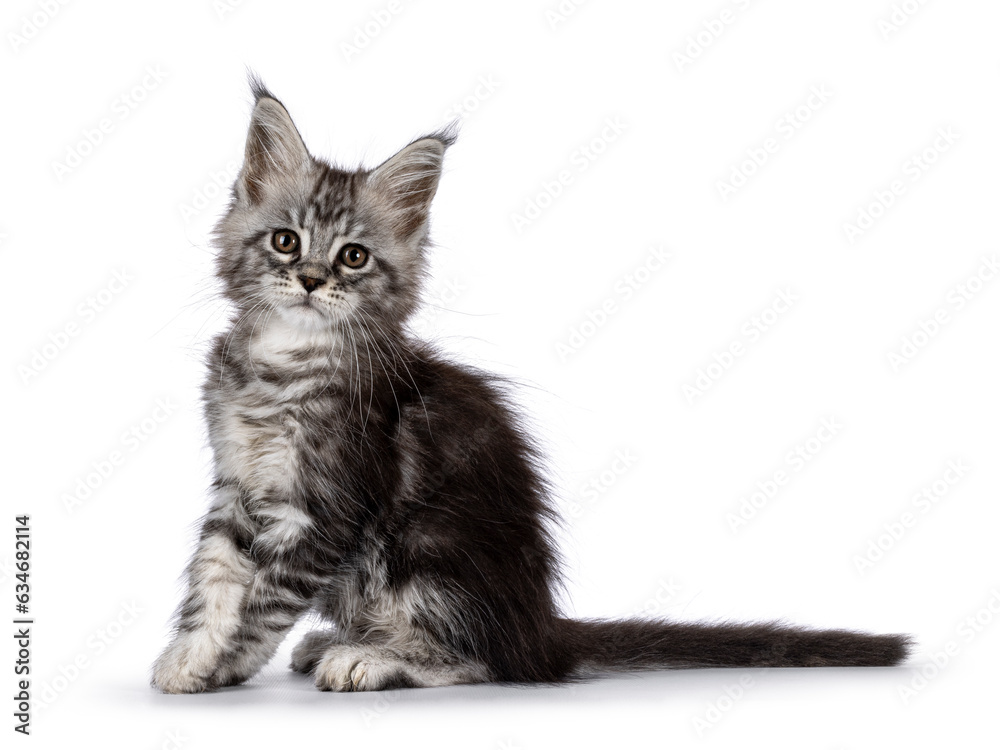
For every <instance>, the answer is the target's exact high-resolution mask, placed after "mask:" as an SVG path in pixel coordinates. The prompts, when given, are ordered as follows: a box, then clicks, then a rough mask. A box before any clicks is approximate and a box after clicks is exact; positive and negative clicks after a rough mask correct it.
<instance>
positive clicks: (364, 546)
mask: <svg viewBox="0 0 1000 750" xmlns="http://www.w3.org/2000/svg"><path fill="white" fill-rule="evenodd" d="M252 89H253V92H254V95H255V97H256V99H257V106H256V108H255V112H254V120H253V122H252V123H251V129H250V135H249V137H248V143H247V157H246V161H245V164H244V169H243V172H242V173H241V175H240V177H239V179H238V180H237V183H236V186H235V188H234V197H233V202H232V204H231V206H230V209H229V212H228V213H227V215H226V216H225V217H224V218H223V219H222V221H221V222H220V224H219V228H218V234H217V242H218V245H219V248H220V253H219V257H218V274H219V277H220V279H221V280H222V282H223V288H224V291H225V293H226V295H227V296H228V297H229V299H230V300H231V301H232V302H233V303H234V305H235V310H236V315H235V317H234V322H233V325H232V328H231V330H230V331H229V332H228V333H227V334H226V336H224V337H222V338H220V339H219V340H218V341H217V342H216V345H215V347H214V349H213V351H212V355H211V358H210V363H209V364H210V369H209V377H208V380H207V382H206V386H205V401H206V414H207V419H208V423H209V430H210V435H211V438H212V446H213V449H214V451H215V454H216V461H217V476H216V482H215V487H214V491H215V502H214V504H213V508H212V510H211V511H210V512H209V514H208V516H207V517H206V519H205V522H204V524H203V527H202V532H201V547H200V549H199V552H198V553H197V554H196V555H195V558H194V559H193V560H192V563H191V567H190V568H189V579H190V590H189V593H188V595H187V597H186V599H185V601H184V603H183V605H182V606H181V609H180V611H179V613H178V624H177V634H176V636H175V639H174V642H173V643H172V644H171V646H170V647H169V648H168V649H167V651H165V652H164V654H163V656H161V658H160V660H159V661H158V662H157V664H156V665H155V667H154V675H153V682H154V684H155V685H157V686H158V687H159V688H160V689H163V690H165V691H168V692H193V691H197V690H205V689H212V688H216V687H221V686H225V685H232V684H237V683H239V682H242V681H244V680H246V679H247V678H249V677H250V676H252V675H253V674H254V673H255V672H256V671H257V670H258V669H259V668H260V667H261V666H262V665H263V664H264V663H265V662H266V661H267V660H268V659H269V658H270V657H271V656H272V655H273V653H274V650H275V649H276V648H277V646H278V644H279V643H280V641H281V639H282V638H283V637H284V635H285V634H286V633H287V631H288V630H289V629H290V628H291V627H292V625H293V624H294V623H295V622H296V620H297V619H298V618H299V617H301V616H302V615H303V614H304V613H305V612H307V611H309V610H315V611H318V612H319V613H320V614H321V615H322V616H323V617H324V618H325V619H326V620H328V621H329V622H330V623H331V624H332V625H333V626H334V627H333V629H332V630H330V631H327V632H318V633H313V634H310V637H309V638H307V639H306V641H304V642H303V643H302V644H301V645H300V646H299V647H298V648H297V649H296V654H295V657H294V660H293V667H294V668H296V669H298V670H300V671H305V672H313V673H315V674H316V679H317V684H318V685H319V686H320V687H321V688H324V689H337V690H342V689H365V690H373V689H385V688H389V687H403V686H419V685H430V684H453V683H459V682H480V681H496V682H559V681H564V680H568V679H575V678H579V677H581V676H586V675H589V674H596V673H600V672H607V671H623V670H642V669H661V668H669V667H753V666H770V667H773V666H779V667H783V666H796V667H804V666H887V665H893V664H897V663H899V662H900V661H901V660H903V659H904V658H905V656H906V651H907V645H908V640H907V639H906V638H905V637H903V636H894V635H888V636H883V635H869V634H865V633H855V632H849V631H814V630H807V629H801V628H793V627H788V626H784V625H779V624H720V625H701V624H678V623H672V622H665V621H659V620H618V621H576V620H570V619H566V618H564V617H563V616H562V615H561V614H560V612H559V611H558V608H557V606H556V604H555V602H554V599H553V591H554V590H555V587H556V586H557V584H558V564H557V554H556V551H555V549H554V547H553V542H552V539H551V537H550V535H549V533H548V531H547V528H548V523H549V521H551V520H552V511H551V508H550V505H549V500H548V497H549V492H548V488H547V487H546V485H545V481H544V479H543V478H542V473H541V471H540V468H539V456H538V454H537V452H536V450H535V447H534V446H533V444H532V443H531V441H530V440H529V439H528V438H527V437H526V436H525V431H524V429H522V426H521V425H520V423H519V421H518V418H517V416H516V411H515V410H514V409H513V408H512V407H511V406H510V405H509V403H508V401H507V397H506V395H505V389H504V388H503V386H502V384H500V383H498V382H497V381H496V380H495V379H494V378H492V377H490V376H489V375H486V374H484V373H481V372H478V371H474V370H472V369H470V368H468V367H464V366H459V365H456V364H454V363H451V362H449V361H448V360H447V359H445V358H443V357H442V356H441V355H439V354H438V353H437V352H435V351H434V350H433V349H431V348H429V347H428V346H426V345H424V344H422V343H420V342H418V341H416V340H414V339H413V337H412V336H411V335H409V333H408V332H407V329H406V320H407V318H408V316H409V315H410V314H411V313H412V311H413V309H414V307H415V305H416V303H417V300H418V295H419V288H420V280H421V277H422V275H423V269H424V262H423V256H424V249H425V245H426V241H427V223H428V221H427V220H428V217H427V212H428V208H429V205H430V200H431V198H432V197H433V194H434V191H435V190H436V187H437V181H438V177H439V175H440V163H441V157H443V153H444V150H445V148H446V147H447V146H449V145H450V144H451V143H452V141H453V139H454V134H453V133H449V132H444V133H438V134H434V135H431V136H428V137H427V138H424V139H420V140H419V141H416V142H414V144H411V146H410V147H408V149H409V150H404V151H403V152H401V153H400V155H397V156H396V157H394V158H393V159H392V160H389V161H388V162H386V163H385V164H383V165H382V166H380V167H378V168H376V169H375V170H371V171H345V170H341V169H338V168H335V167H333V166H331V165H328V164H326V163H324V162H322V161H320V160H318V159H315V158H314V157H312V156H310V155H308V154H307V152H305V147H304V146H302V145H301V141H300V139H299V137H298V133H297V131H295V128H294V125H292V124H291V120H290V119H287V113H286V112H285V110H284V108H283V107H282V106H281V105H280V103H278V102H277V100H276V99H274V97H273V96H272V95H271V94H270V93H269V92H268V91H267V90H266V89H265V88H264V86H263V85H262V84H261V83H260V81H259V80H257V79H253V80H252ZM289 228H293V229H295V230H296V231H297V232H299V233H301V235H302V237H306V236H308V238H309V248H307V250H306V252H307V254H306V255H304V256H302V257H295V256H294V255H282V254H281V253H278V252H276V251H275V249H274V248H273V247H271V245H270V244H269V243H270V237H271V236H272V235H273V233H274V232H276V231H278V230H282V229H289ZM345 238H346V239H345ZM345 243H347V244H350V243H358V244H360V245H363V246H364V247H365V248H367V249H368V250H369V251H370V253H371V260H370V261H369V263H370V264H373V265H369V266H367V267H366V268H367V270H365V271H363V272H352V271H351V270H350V269H348V268H346V267H345V266H344V265H343V262H342V261H340V260H339V256H338V255H337V248H338V247H343V246H346V245H345ZM327 247H330V248H331V249H330V252H329V253H327V251H326V248H327ZM307 278H308V279H310V280H311V281H310V282H309V284H310V285H313V284H318V285H319V289H320V290H321V291H320V292H318V293H314V294H313V295H312V296H310V295H309V294H307V293H306V292H305V291H303V289H302V286H305V285H306V281H305V279H307ZM300 279H301V286H300ZM309 288H310V287H308V286H307V287H306V289H309ZM324 294H325V295H327V296H326V297H323V296H322V295H324ZM301 300H305V302H304V303H303V304H304V305H305V307H306V308H307V309H305V310H303V311H302V312H301V315H300V313H299V312H297V311H293V312H288V310H286V309H285V307H289V306H291V305H293V303H297V302H298V301H301ZM310 305H312V307H309V306H310ZM283 306H284V307H283ZM345 311H346V312H345ZM283 316H284V317H283ZM279 319H282V320H284V319H287V320H291V321H292V323H287V322H286V323H282V325H286V326H288V327H287V328H286V329H282V328H277V329H276V328H275V326H276V325H278V323H277V322H276V321H278V320H279ZM300 319H301V320H302V321H303V323H302V326H303V330H306V329H308V330H310V331H313V333H310V334H309V335H310V336H312V338H308V337H304V338H303V339H302V341H303V343H302V344H301V345H298V344H296V345H295V346H292V345H291V344H289V345H288V346H289V347H290V348H289V349H288V350H287V351H285V350H284V349H282V348H281V347H282V346H284V345H285V344H284V343H283V342H284V340H285V339H288V338H294V336H297V335H298V333H296V328H295V321H298V320H300ZM317 321H319V322H317ZM274 330H278V331H279V333H280V331H285V330H287V331H288V333H286V334H282V335H284V337H285V339H282V338H281V337H280V336H279V335H278V334H274V333H273V331H274ZM316 331H319V332H318V333H317V332H316ZM267 336H270V338H266V337H267ZM303 336H304V334H303ZM327 336H328V338H329V341H330V342H333V343H331V344H330V345H329V346H325V344H324V343H323V342H325V341H327V338H324V337H327ZM255 337H256V338H255ZM296 340H297V339H296ZM261 342H263V343H261ZM337 345H339V347H340V349H339V350H337V349H336V347H337ZM255 347H256V348H255ZM268 347H271V348H272V349H274V348H275V347H277V348H278V349H279V350H280V351H278V353H277V354H275V353H273V352H272V353H270V354H269V353H268ZM255 352H256V354H255ZM279 444H280V445H279ZM276 446H277V447H276ZM275 462H277V463H275Z"/></svg>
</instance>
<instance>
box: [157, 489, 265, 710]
mask: <svg viewBox="0 0 1000 750" xmlns="http://www.w3.org/2000/svg"><path fill="white" fill-rule="evenodd" d="M239 500H240V498H239V491H238V490H237V488H235V487H232V486H223V487H220V488H218V489H217V492H216V501H215V503H214V504H213V507H212V510H211V511H210V512H209V514H208V516H207V517H206V519H205V522H204V524H203V527H202V533H201V541H200V543H199V545H198V550H197V552H195V554H194V557H193V558H192V559H191V562H190V564H189V565H188V569H187V577H188V592H187V595H186V596H185V599H184V603H183V604H182V605H181V608H180V610H179V612H178V621H177V632H176V634H175V636H174V639H173V642H172V643H171V644H170V645H169V646H168V647H167V648H166V650H165V651H164V652H163V653H162V654H161V655H160V658H159V659H157V661H156V663H155V664H154V665H153V677H152V683H153V686H154V687H157V688H159V689H160V690H162V691H163V692H165V693H198V692H201V691H203V690H206V689H209V688H211V687H214V685H213V683H212V679H213V676H214V675H215V673H216V671H217V670H218V669H219V667H220V665H221V663H222V661H223V659H224V657H225V655H226V654H227V653H228V652H229V651H230V650H231V649H232V647H233V638H234V636H235V635H236V634H237V632H238V631H239V630H240V626H241V623H242V620H243V617H242V614H243V609H244V602H245V599H246V595H247V591H248V587H249V585H250V583H251V581H252V579H253V577H254V573H255V566H254V564H253V563H252V561H251V560H250V558H249V557H248V556H247V554H246V552H245V551H244V550H243V549H242V545H240V543H239V533H240V527H239V518H238V516H237V513H238V512H239V508H240V503H239Z"/></svg>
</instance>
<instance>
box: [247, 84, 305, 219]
mask: <svg viewBox="0 0 1000 750" xmlns="http://www.w3.org/2000/svg"><path fill="white" fill-rule="evenodd" d="M251 87H252V90H253V93H254V96H255V97H256V99H257V103H256V105H255V106H254V108H253V114H252V115H251V117H250V129H249V131H248V132H247V145H246V155H245V157H244V159H243V169H242V171H240V176H239V178H238V179H237V180H236V186H237V190H238V192H239V194H240V197H241V198H243V199H244V200H246V201H247V202H248V203H250V204H251V205H253V204H257V203H260V202H261V200H262V199H263V197H264V194H265V192H266V191H267V187H268V185H274V184H280V183H281V182H283V181H287V180H288V178H289V177H291V176H293V175H295V174H298V173H300V172H301V171H302V170H303V169H304V168H305V167H306V166H307V165H308V163H309V160H310V158H311V157H310V156H309V151H308V150H307V149H306V145H305V143H303V141H302V137H301V136H300V135H299V131H298V130H297V129H296V128H295V123H293V122H292V118H291V117H290V116H289V114H288V110H286V109H285V107H284V105H283V104H282V103H281V102H279V101H278V100H277V99H275V98H274V96H272V95H271V92H270V91H268V90H267V89H266V88H264V85H263V84H262V83H261V82H260V80H259V79H251Z"/></svg>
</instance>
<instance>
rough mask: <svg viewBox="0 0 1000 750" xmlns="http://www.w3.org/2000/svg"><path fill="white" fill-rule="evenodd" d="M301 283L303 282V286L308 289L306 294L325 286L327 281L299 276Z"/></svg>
mask: <svg viewBox="0 0 1000 750" xmlns="http://www.w3.org/2000/svg"><path fill="white" fill-rule="evenodd" d="M299 281H301V282H302V286H304V287H305V288H306V292H307V293H309V292H312V290H313V289H315V288H316V287H320V286H323V284H325V283H326V279H316V278H313V277H312V276H303V275H301V274H300V275H299Z"/></svg>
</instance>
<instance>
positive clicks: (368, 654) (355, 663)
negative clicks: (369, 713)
mask: <svg viewBox="0 0 1000 750" xmlns="http://www.w3.org/2000/svg"><path fill="white" fill-rule="evenodd" d="M488 681H489V675H488V674H487V671H486V669H485V668H483V667H482V666H481V665H478V664H472V663H469V662H463V661H460V660H458V659H456V658H451V657H446V656H444V655H443V654H441V653H439V652H436V651H430V650H426V649H415V650H409V649H408V650H407V651H406V652H403V651H400V650H397V649H394V648H389V647H387V646H380V645H372V644H363V643H338V644H334V645H332V646H330V647H329V648H328V649H327V650H326V652H325V653H324V655H323V658H322V660H321V661H320V663H319V664H318V665H317V666H316V687H318V688H319V689H320V690H334V691H336V692H340V693H344V692H352V691H372V690H393V689H395V688H404V687H441V686H445V685H464V684H469V683H476V682H488Z"/></svg>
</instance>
